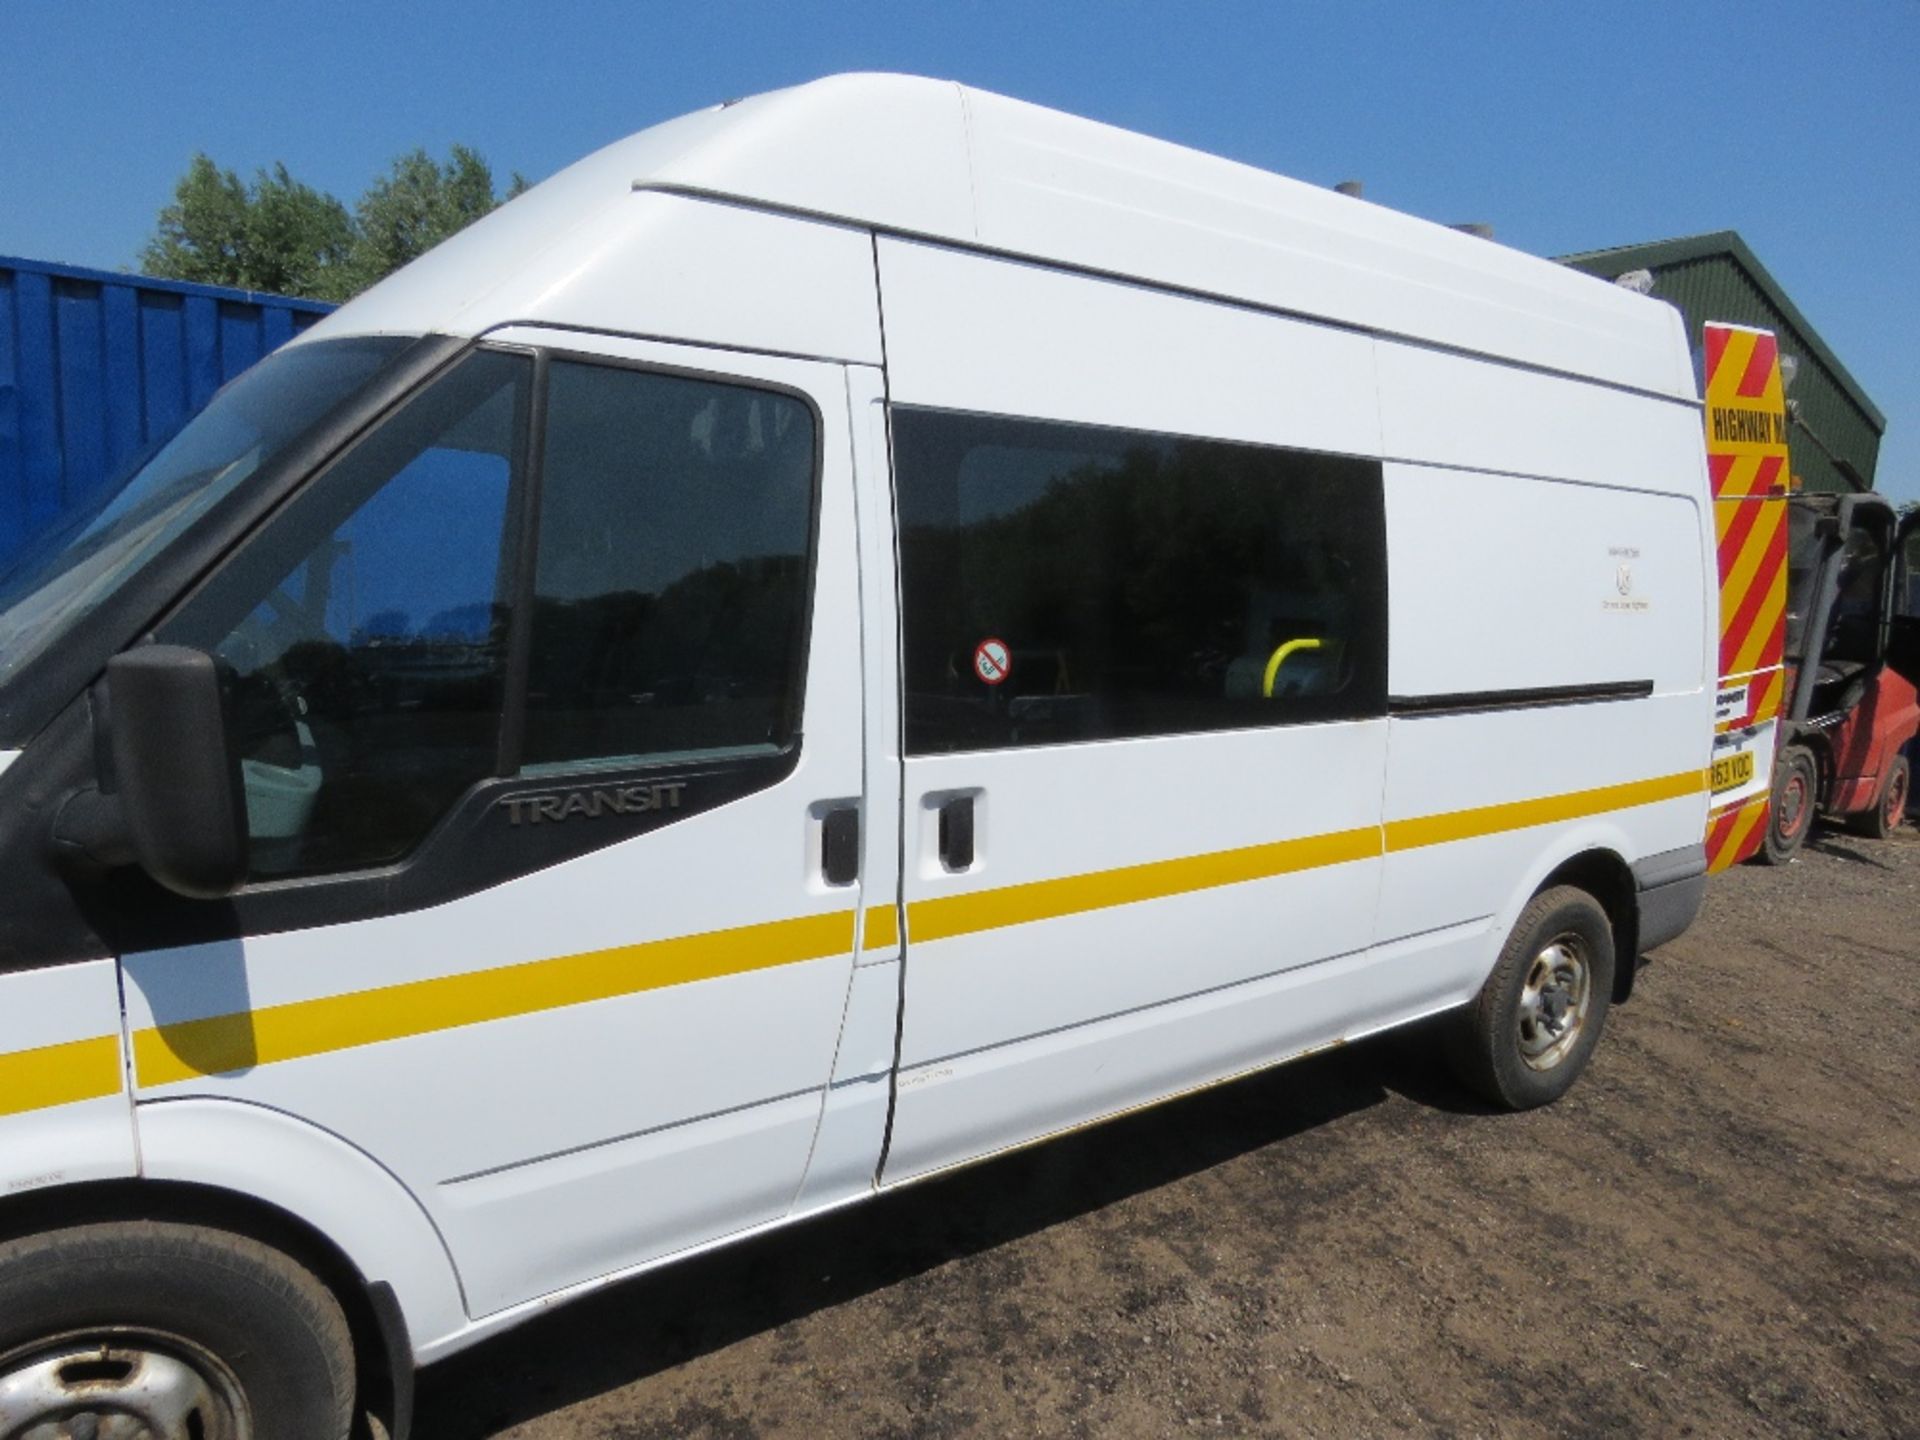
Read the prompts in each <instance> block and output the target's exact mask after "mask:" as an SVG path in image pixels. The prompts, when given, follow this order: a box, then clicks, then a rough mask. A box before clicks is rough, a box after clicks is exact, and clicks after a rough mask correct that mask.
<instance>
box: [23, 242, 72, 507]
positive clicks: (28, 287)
mask: <svg viewBox="0 0 1920 1440" xmlns="http://www.w3.org/2000/svg"><path fill="white" fill-rule="evenodd" d="M13 295H14V299H15V301H16V302H17V308H16V310H15V312H14V323H15V325H16V326H18V330H17V340H16V343H17V345H18V347H19V354H20V468H21V470H22V472H23V473H22V474H21V476H20V496H21V511H22V513H23V515H24V516H25V517H26V527H27V529H28V531H29V532H31V531H33V530H37V529H39V528H40V527H41V526H43V525H48V524H51V523H52V522H53V521H54V519H55V518H57V517H58V516H59V514H60V469H61V466H60V387H59V384H58V379H57V377H58V374H59V363H60V361H59V352H58V351H57V350H55V348H54V341H53V333H54V332H53V278H52V277H51V276H49V275H45V274H39V275H36V274H34V273H33V272H31V271H27V270H22V271H20V272H19V273H18V274H17V275H16V276H15V277H14V284H13Z"/></svg>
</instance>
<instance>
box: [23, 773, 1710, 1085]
mask: <svg viewBox="0 0 1920 1440" xmlns="http://www.w3.org/2000/svg"><path fill="white" fill-rule="evenodd" d="M1705 788H1706V777H1705V774H1704V773H1703V772H1699V771H1686V772H1683V773H1681V774H1678V775H1669V776H1664V777H1662V778H1659V779H1655V780H1640V781H1635V782H1633V783H1631V784H1626V785H1607V786H1602V787H1600V788H1598V789H1594V790H1579V791H1574V792H1572V793H1570V794H1565V795H1550V796H1545V797H1542V798H1540V799H1535V800H1519V801H1513V802H1510V803H1507V804H1501V805H1487V806H1481V807H1479V808H1476V809H1472V810H1456V811H1453V812H1451V813H1449V814H1444V815H1432V816H1426V817H1422V818H1420V819H1415V820H1396V821H1391V822H1389V823H1388V824H1387V825H1386V826H1385V828H1384V831H1383V830H1382V828H1381V827H1378V826H1366V827H1364V828H1361V829H1354V830H1340V831H1335V832H1334V833H1332V834H1328V835H1310V836H1305V837H1302V838H1300V839H1297V840H1281V841H1276V842H1272V843H1269V844H1264V845H1250V846H1246V847H1244V848H1242V849H1236V850H1221V851H1215V852H1213V853H1210V854H1206V855H1192V856H1184V857H1181V858H1178V859H1173V860H1156V861H1149V862H1147V863H1146V864H1141V865H1127V866H1122V867H1120V868H1118V869H1114V870H1099V871H1093V872H1090V873H1087V874H1082V875H1068V876H1063V877H1061V878H1059V879H1054V880H1036V881H1032V882H1029V883H1027V884H1022V885H1008V886H1002V887H1000V888H998V889H993V890H978V891H972V892H969V893H967V894H963V895H943V896H939V897H937V898H934V899H930V900H919V901H916V902H914V904H913V905H912V906H911V907H910V908H909V910H908V924H909V928H910V931H911V936H912V939H913V940H914V941H916V942H926V941H933V940H945V939H951V938H953V937H955V936H959V935H971V934H977V933H979V932H981V931H985V930H998V929H1003V928H1005V927H1007V926H1012V925H1027V924H1031V923H1033V922H1035V921H1038V920H1051V919H1056V918H1059V917H1061V916H1066V915H1079V914H1085V913H1088V912H1090V911H1094V910H1105V909H1110V908H1112V907H1115V906H1119V905H1131V904H1135V903H1137V902H1139V901H1143V900H1162V899H1166V898H1168V897H1171V896H1174V895H1184V894H1189V893H1192V892H1194V891H1199V890H1210V889H1214V888H1217V887H1219V886H1223V885H1238V884H1241V883H1244V882H1246V881H1249V880H1264V879H1269V878H1271V877H1274V876H1278V875H1288V874H1294V873H1297V872H1299V871H1304V870H1315V869H1320V868H1322V867H1324V866H1328V865H1340V864H1345V863H1347V862H1349V861H1354V860H1371V859H1375V858H1378V857H1379V856H1380V855H1381V854H1382V853H1383V852H1385V851H1397V850H1411V849H1417V848H1420V847H1422V846H1427V845H1440V844H1445V843H1447V842H1449V841H1454V840H1468V839H1473V838H1475V837H1478V836H1482V835H1494V834H1499V833H1502V832H1504V831H1509V830H1518V829H1522V828H1524V827H1527V826H1532V825H1548V824H1553V823H1556V822H1560V821H1566V820H1576V819H1582V818H1585V817H1586V816H1589V815H1598V814H1603V813H1605V812H1607V811H1611V810H1625V809H1628V808H1630V807H1632V806H1635V805H1649V804H1653V803H1655V802H1657V801H1661V800H1671V799H1677V798H1681V797H1683V796H1688V795H1696V794H1699V793H1700V792H1701V791H1702V790H1704V789H1705ZM866 927H867V928H866V947H867V948H868V949H885V948H889V947H892V946H894V945H897V944H898V943H899V921H898V914H897V911H896V909H895V907H893V906H891V905H876V906H873V907H871V908H870V909H868V911H867V912H866ZM853 928H854V912H853V911H851V910H843V911H839V912H836V913H833V914H828V915H809V916H803V917H801V918H799V919H794V920H776V921H773V922H770V923H768V924H763V925H747V926H742V927H740V928H738V929H733V930H714V931H709V932H707V933H705V934H700V935H687V936H681V937H677V938H674V939H668V940H655V941H650V942H647V943H645V944H640V945H624V946H619V947H616V948H614V949H610V950H595V951H590V952H588V953H586V954H581V955H565V956H561V957H559V958H557V959H552V960H534V961H529V962H527V963H525V964H520V965H508V966H503V967H500V968H498V969H493V970H480V971H475V972H473V973H471V974H466V975H447V976H440V977H437V978H435V979H431V980H417V981H412V982H409V983H407V984H404V985H390V986H385V987H382V988H379V989H373V990H359V991H354V992H352V993H350V994H346V995H333V996H326V997H322V998H320V999H315V1000H302V1001H295V1002H293V1003H290V1004H286V1005H273V1006H268V1007H265V1008H263V1009H259V1010H251V1011H241V1012H238V1013H235V1014H230V1015H215V1016H212V1017H209V1018H207V1019H204V1020H186V1021H179V1022H176V1023H173V1024H167V1025H161V1026H156V1027H153V1028H150V1029H144V1030H140V1031H138V1032H136V1033H135V1035H134V1036H133V1056H134V1073H135V1075H136V1076H137V1077H138V1080H139V1083H140V1084H141V1085H142V1086H153V1085H167V1084H173V1083H175V1082H178V1081H181V1080H190V1079H193V1078H194V1077H196V1076H200V1075H219V1074H227V1073H231V1072H234V1071H240V1070H247V1069H251V1068H252V1067H254V1066H256V1065H270V1064H273V1063H275V1062H276V1061H281V1060H297V1059H300V1058H302V1057H304V1056H309V1055H324V1054H327V1053H330V1052H332V1051H336V1050H349V1049H353V1048H355V1047H357V1046H361V1045H374V1044H378V1043H380V1042H382V1041H386V1040H401V1039H406V1038H408V1037H410V1036H415V1035H427V1034H431V1033H433V1032H435V1031H439V1030H452V1029H457V1028H459V1027H460V1026H464V1025H477V1024H482V1023H484V1022H486V1021H490V1020H505V1019H510V1018H512V1017H513V1016H516V1015H531V1014H536V1013H538V1012H540V1011H543V1010H557V1009H560V1008H562V1007H563V1006H568V1005H581V1004H586V1003H589V1002H592V1001H595V1000H610V999H614V998H616V997H618V996H622V995H636V994H640V993H641V992H643V991H647V990H658V989H664V988H665V987H667V986H670V985H684V984H688V983H691V982H694V981H698V980H713V979H718V978H720V977H722V976H726V975H740V974H746V973H748V972H750V971H754V970H763V969H769V968H772V967H774V966H777V965H787V964H794V963H797V962H800V961H804V960H818V959H823V958H826V957H828V956H832V955H839V954H844V953H846V952H847V951H849V950H850V949H851V948H852V945H853ZM79 1044H80V1045H81V1046H83V1047H84V1046H100V1047H103V1050H102V1052H101V1053H102V1054H104V1056H105V1061H106V1063H105V1065H104V1066H103V1067H98V1068H97V1073H96V1074H94V1078H92V1079H89V1080H88V1081H86V1082H85V1084H84V1085H81V1086H80V1088H78V1089H76V1090H74V1091H73V1093H70V1094H69V1093H66V1092H65V1091H63V1090H60V1089H59V1085H60V1083H61V1082H60V1081H58V1080H57V1079H56V1078H54V1077H56V1076H58V1075H70V1074H71V1073H73V1072H72V1071H71V1068H70V1067H53V1066H45V1065H43V1064H40V1063H38V1062H37V1061H33V1060H32V1057H37V1056H40V1055H42V1054H43V1053H44V1054H51V1053H52V1052H54V1051H65V1050H71V1049H73V1048H74V1047H69V1046H54V1047H51V1048H50V1050H49V1051H47V1052H40V1051H26V1052H24V1053H23V1055H17V1056H16V1055H9V1056H0V1114H5V1113H9V1110H10V1109H34V1108H38V1107H39V1106H42V1105H49V1104H58V1103H62V1098H64V1099H84V1098H86V1097H87V1096H89V1095H104V1094H110V1093H112V1092H113V1091H114V1090H115V1089H117V1088H118V1085H119V1081H118V1076H117V1069H118V1067H117V1064H116V1063H115V1059H116V1056H115V1050H114V1044H113V1041H112V1039H111V1038H108V1039H105V1040H100V1041H85V1042H79ZM29 1062H31V1063H29ZM9 1067H12V1068H9ZM15 1071H18V1073H19V1074H20V1075H21V1076H26V1077H31V1078H30V1079H28V1080H27V1081H26V1084H25V1088H22V1087H21V1085H20V1084H19V1083H17V1082H16V1083H13V1084H9V1081H10V1080H12V1079H13V1076H14V1074H15ZM67 1083H69V1084H77V1083H78V1082H73V1081H69V1082H67ZM16 1094H17V1095H18V1096H19V1097H21V1098H19V1099H18V1100H17V1101H16ZM45 1094H55V1095H56V1096H57V1097H59V1098H54V1099H42V1098H38V1097H39V1096H42V1095H45ZM10 1102H14V1103H11V1104H10Z"/></svg>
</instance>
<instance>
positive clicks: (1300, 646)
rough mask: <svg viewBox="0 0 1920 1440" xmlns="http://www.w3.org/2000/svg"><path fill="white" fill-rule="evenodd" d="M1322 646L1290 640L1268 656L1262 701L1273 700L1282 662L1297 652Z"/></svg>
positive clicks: (1262, 688) (1310, 641) (1306, 641)
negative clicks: (1274, 687)
mask: <svg viewBox="0 0 1920 1440" xmlns="http://www.w3.org/2000/svg"><path fill="white" fill-rule="evenodd" d="M1320 645H1321V642H1320V641H1318V640H1312V639H1303V640H1289V641H1287V643H1286V644H1284V645H1282V646H1281V647H1280V648H1279V649H1278V650H1276V651H1274V652H1273V654H1271V655H1270V656H1268V657H1267V673H1266V674H1265V675H1263V676H1262V677H1261V678H1260V698H1261V699H1262V700H1271V699H1272V698H1273V677H1274V676H1276V675H1278V674H1279V673H1280V665H1281V662H1283V661H1284V660H1285V659H1286V658H1287V657H1288V656H1289V655H1291V654H1293V652H1294V651H1296V650H1318V649H1319V648H1320Z"/></svg>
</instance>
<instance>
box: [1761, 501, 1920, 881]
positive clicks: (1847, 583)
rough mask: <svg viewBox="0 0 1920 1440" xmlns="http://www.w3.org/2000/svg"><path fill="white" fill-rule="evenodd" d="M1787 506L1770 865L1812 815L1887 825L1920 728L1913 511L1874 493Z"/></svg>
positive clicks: (1918, 582) (1908, 774)
mask: <svg viewBox="0 0 1920 1440" xmlns="http://www.w3.org/2000/svg"><path fill="white" fill-rule="evenodd" d="M1787 507H1788V508H1787V606H1786V657H1785V659H1786V675H1787V682H1786V695H1785V702H1784V704H1783V705H1782V708H1781V715H1780V730H1779V735H1778V738H1777V742H1776V749H1775V752H1774V753H1775V758H1774V767H1773V785H1772V799H1771V802H1770V804H1769V807H1768V813H1767V826H1766V834H1765V839H1764V841H1763V843H1762V844H1761V846H1760V848H1759V852H1758V857H1757V858H1759V859H1761V860H1763V861H1765V862H1766V863H1768V864H1773V865H1783V864H1785V863H1786V862H1787V861H1788V860H1790V859H1792V858H1793V855H1794V853H1795V852H1796V851H1798V850H1799V848H1800V846H1801V845H1802V843H1804V842H1805V840H1806V838H1807V833H1808V831H1809V830H1811V829H1812V827H1813V822H1814V819H1815V818H1816V817H1817V816H1824V817H1826V818H1827V819H1830V820H1835V821H1839V822H1841V823H1844V824H1846V825H1847V826H1848V827H1849V828H1851V829H1853V830H1856V831H1858V832H1860V833H1862V834H1866V835H1871V836H1875V837H1879V838H1885V837H1886V836H1888V835H1890V834H1892V833H1893V831H1894V830H1895V829H1896V828H1898V827H1899V826H1900V825H1901V824H1902V823H1904V821H1905V818H1906V814H1907V808H1908V804H1909V802H1910V800H1911V799H1912V797H1913V769H1912V760H1911V758H1910V757H1909V755H1908V754H1905V753H1903V751H1906V750H1907V749H1908V748H1909V746H1910V745H1911V744H1912V743H1913V742H1914V740H1915V736H1916V734H1920V529H1917V528H1916V522H1920V510H1916V511H1914V512H1912V513H1909V514H1907V515H1906V516H1905V517H1901V516H1899V515H1897V514H1896V513H1895V510H1894V507H1893V505H1892V504H1891V503H1890V502H1889V501H1888V500H1887V499H1886V498H1885V497H1884V496H1881V495H1876V494H1873V493H1871V492H1863V493H1859V494H1851V495H1834V494H1807V493H1795V494H1793V495H1790V496H1788V497H1787Z"/></svg>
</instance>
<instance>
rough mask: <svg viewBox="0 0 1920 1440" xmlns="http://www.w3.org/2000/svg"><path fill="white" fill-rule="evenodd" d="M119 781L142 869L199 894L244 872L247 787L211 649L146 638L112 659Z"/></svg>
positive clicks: (113, 748) (226, 888) (217, 891)
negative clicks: (243, 783)
mask: <svg viewBox="0 0 1920 1440" xmlns="http://www.w3.org/2000/svg"><path fill="white" fill-rule="evenodd" d="M107 697H108V702H109V707H110V715H109V720H108V728H109V730H110V732H111V735H110V741H111V744H110V753H111V755H112V759H113V769H114V780H115V787H116V789H117V790H118V792H119V797H120V803H121V808H122V811H123V813H124V815H125V819H126V825H127V830H128V832H129V833H130V834H131V836H132V840H133V851H134V854H135V856H136V857H137V858H138V860H139V862H140V865H141V868H143V869H144V870H145V871H146V872H147V873H148V874H149V875H151V876H153V878H154V879H155V880H157V881H159V882H160V883H161V884H162V885H164V886H166V887H167V889H169V890H172V891H175V892H176V893H178V894H181V895H186V896H189V897H191V898H193V899H196V900H218V899H221V898H224V897H225V896H228V895H231V894H233V893H234V892H235V891H236V890H238V889H239V888H240V887H241V885H242V884H244V883H245V881H246V878H247V811H246V796H245V792H244V790H243V789H242V788H241V781H240V761H239V758H238V756H236V755H235V754H234V752H233V748H232V746H231V745H230V744H229V743H228V739H227V701H226V693H225V687H224V685H223V683H222V680H221V675H220V670H219V666H218V665H217V663H216V662H215V661H214V658H213V657H212V656H211V655H208V654H206V653H205V652H204V651H200V650H189V649H186V648H184V647H183V646H179V645H142V646H139V647H137V648H135V649H133V650H129V651H127V652H125V653H124V654H121V655H116V656H114V658H113V659H112V660H110V661H109V662H108V663H107Z"/></svg>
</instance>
